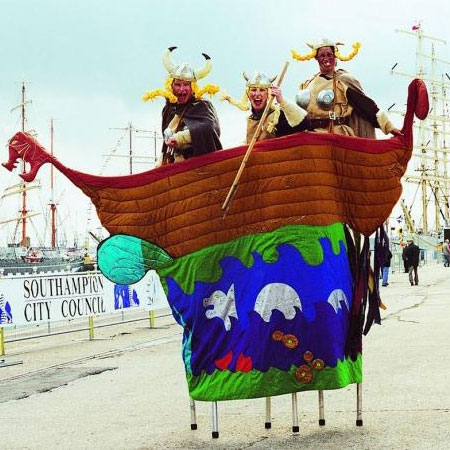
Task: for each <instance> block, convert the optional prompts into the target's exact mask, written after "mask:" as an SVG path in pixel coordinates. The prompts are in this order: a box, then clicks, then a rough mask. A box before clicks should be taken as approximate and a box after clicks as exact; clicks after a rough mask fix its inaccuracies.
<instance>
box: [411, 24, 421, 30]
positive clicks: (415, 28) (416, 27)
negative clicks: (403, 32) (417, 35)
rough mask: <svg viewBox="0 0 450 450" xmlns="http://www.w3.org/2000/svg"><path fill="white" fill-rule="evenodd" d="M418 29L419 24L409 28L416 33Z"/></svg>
mask: <svg viewBox="0 0 450 450" xmlns="http://www.w3.org/2000/svg"><path fill="white" fill-rule="evenodd" d="M419 28H420V24H419V25H413V26H412V27H411V30H413V31H417V30H418V29H419Z"/></svg>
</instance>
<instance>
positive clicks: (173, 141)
mask: <svg viewBox="0 0 450 450" xmlns="http://www.w3.org/2000/svg"><path fill="white" fill-rule="evenodd" d="M166 144H167V147H170V148H174V147H176V146H177V140H176V139H175V138H174V137H170V138H169V139H167V142H166Z"/></svg>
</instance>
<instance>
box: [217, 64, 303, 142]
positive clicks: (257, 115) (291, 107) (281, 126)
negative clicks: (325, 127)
mask: <svg viewBox="0 0 450 450" xmlns="http://www.w3.org/2000/svg"><path fill="white" fill-rule="evenodd" d="M243 76H244V79H245V81H246V89H245V93H244V95H243V96H242V99H241V101H240V102H238V101H236V100H235V99H233V98H232V97H230V96H229V95H228V94H227V93H225V92H224V93H223V96H222V98H221V100H226V101H228V102H229V103H231V104H232V105H234V106H236V107H238V108H239V109H241V110H242V111H248V110H250V109H251V111H252V113H251V115H250V116H249V117H248V118H247V137H246V143H247V144H248V143H249V142H250V141H251V139H252V137H253V135H254V134H255V131H256V128H257V127H258V124H259V121H260V119H261V116H262V114H263V112H264V109H265V107H266V105H267V101H268V98H269V90H270V94H271V95H273V96H274V97H275V98H276V100H277V102H278V105H275V106H273V107H272V109H271V111H270V113H269V115H268V116H267V119H266V123H265V124H264V126H263V129H262V131H261V133H260V135H259V137H258V140H265V139H273V138H276V137H280V136H286V135H288V134H292V133H295V132H297V131H302V130H301V129H300V123H301V122H302V120H303V119H304V118H305V117H306V111H305V110H304V109H303V108H301V107H299V106H297V105H295V104H293V103H291V102H289V101H288V100H286V99H285V98H284V97H283V94H282V92H281V89H280V88H279V87H278V86H273V85H272V83H273V81H274V80H275V78H276V77H272V78H269V77H268V76H267V75H266V74H265V73H263V72H255V73H254V74H253V76H252V77H248V76H247V75H246V74H245V72H244V73H243Z"/></svg>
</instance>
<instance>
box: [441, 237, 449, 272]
mask: <svg viewBox="0 0 450 450" xmlns="http://www.w3.org/2000/svg"><path fill="white" fill-rule="evenodd" d="M442 256H443V257H444V267H450V242H449V240H448V239H446V240H445V241H444V243H443V244H442Z"/></svg>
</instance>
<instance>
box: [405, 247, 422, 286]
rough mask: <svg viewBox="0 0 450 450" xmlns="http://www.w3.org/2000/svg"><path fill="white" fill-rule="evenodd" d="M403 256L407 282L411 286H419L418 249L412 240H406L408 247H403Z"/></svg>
mask: <svg viewBox="0 0 450 450" xmlns="http://www.w3.org/2000/svg"><path fill="white" fill-rule="evenodd" d="M404 255H405V260H406V263H407V265H408V274H409V282H410V283H411V286H414V285H416V286H417V285H418V284H419V275H418V273H417V268H418V267H419V257H420V249H419V247H418V246H417V245H415V244H414V241H413V240H412V239H408V245H407V246H406V247H405V251H404ZM413 272H414V278H413Z"/></svg>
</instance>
